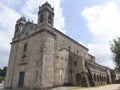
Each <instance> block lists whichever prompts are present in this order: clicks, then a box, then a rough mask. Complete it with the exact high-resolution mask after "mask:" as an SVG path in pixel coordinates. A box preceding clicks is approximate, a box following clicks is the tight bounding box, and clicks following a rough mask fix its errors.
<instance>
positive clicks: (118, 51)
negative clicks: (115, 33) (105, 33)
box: [110, 37, 120, 72]
mask: <svg viewBox="0 0 120 90" xmlns="http://www.w3.org/2000/svg"><path fill="white" fill-rule="evenodd" d="M110 45H111V48H110V49H111V51H112V53H113V61H114V62H115V65H116V69H117V70H118V71H119V72H120V37H118V38H116V39H113V41H112V43H111V44H110Z"/></svg>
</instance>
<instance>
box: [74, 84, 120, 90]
mask: <svg viewBox="0 0 120 90" xmlns="http://www.w3.org/2000/svg"><path fill="white" fill-rule="evenodd" d="M72 90H120V84H111V85H106V86H100V87H90V88H80V89H78V88H77V89H72Z"/></svg>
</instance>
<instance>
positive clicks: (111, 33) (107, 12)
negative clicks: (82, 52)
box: [82, 1, 120, 68]
mask: <svg viewBox="0 0 120 90" xmlns="http://www.w3.org/2000/svg"><path fill="white" fill-rule="evenodd" d="M82 16H83V17H84V18H85V19H86V21H87V26H88V29H89V30H90V32H91V33H92V35H93V38H94V40H93V43H90V44H88V47H89V49H90V52H91V53H93V54H94V55H95V56H96V60H97V62H99V63H100V64H103V65H106V66H109V67H111V68H113V67H114V64H113V62H112V57H111V56H112V55H111V52H110V46H109V41H112V39H113V38H116V37H118V36H120V25H119V24H120V11H119V9H118V3H115V2H113V1H109V2H105V3H104V4H102V5H95V6H92V7H89V8H85V9H84V10H83V11H82Z"/></svg>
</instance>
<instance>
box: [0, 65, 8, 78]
mask: <svg viewBox="0 0 120 90" xmlns="http://www.w3.org/2000/svg"><path fill="white" fill-rule="evenodd" d="M6 71H7V67H3V69H0V76H3V77H5V75H6Z"/></svg>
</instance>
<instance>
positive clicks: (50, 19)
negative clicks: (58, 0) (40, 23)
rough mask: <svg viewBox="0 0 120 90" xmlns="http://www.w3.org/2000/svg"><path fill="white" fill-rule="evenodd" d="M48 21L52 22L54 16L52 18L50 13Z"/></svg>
mask: <svg viewBox="0 0 120 90" xmlns="http://www.w3.org/2000/svg"><path fill="white" fill-rule="evenodd" d="M48 23H52V18H51V16H50V15H49V17H48Z"/></svg>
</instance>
